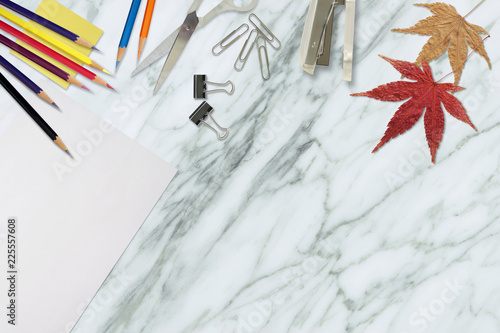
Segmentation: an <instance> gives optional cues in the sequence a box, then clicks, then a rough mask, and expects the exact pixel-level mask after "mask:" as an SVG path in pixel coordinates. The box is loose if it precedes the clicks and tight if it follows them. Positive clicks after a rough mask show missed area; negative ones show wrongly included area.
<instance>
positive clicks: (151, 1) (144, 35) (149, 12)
mask: <svg viewBox="0 0 500 333" xmlns="http://www.w3.org/2000/svg"><path fill="white" fill-rule="evenodd" d="M155 3H156V0H148V5H147V6H146V12H145V13H144V20H143V21H142V28H141V35H140V36H139V52H138V54H137V60H139V58H140V57H141V53H142V50H143V49H144V44H146V40H147V39H148V35H149V27H150V26H151V19H152V18H153V12H154V10H155Z"/></svg>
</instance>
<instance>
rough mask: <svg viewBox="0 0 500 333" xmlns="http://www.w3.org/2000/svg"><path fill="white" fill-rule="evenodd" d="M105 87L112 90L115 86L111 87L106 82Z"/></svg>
mask: <svg viewBox="0 0 500 333" xmlns="http://www.w3.org/2000/svg"><path fill="white" fill-rule="evenodd" d="M106 87H108V88H109V89H112V90H115V88H113V87H112V86H110V85H109V84H107V83H106Z"/></svg>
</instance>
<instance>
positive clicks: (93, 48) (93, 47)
mask: <svg viewBox="0 0 500 333" xmlns="http://www.w3.org/2000/svg"><path fill="white" fill-rule="evenodd" d="M92 50H94V51H97V52H101V50H99V49H98V48H97V47H95V46H92Z"/></svg>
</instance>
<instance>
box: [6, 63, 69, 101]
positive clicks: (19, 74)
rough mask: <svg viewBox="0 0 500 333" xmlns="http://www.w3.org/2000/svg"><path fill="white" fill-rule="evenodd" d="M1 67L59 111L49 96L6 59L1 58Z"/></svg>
mask: <svg viewBox="0 0 500 333" xmlns="http://www.w3.org/2000/svg"><path fill="white" fill-rule="evenodd" d="M0 65H2V67H4V68H5V69H6V70H8V71H9V72H10V73H11V74H12V75H14V76H15V77H16V78H17V79H18V80H19V81H21V82H22V83H23V84H24V85H25V86H26V87H28V88H29V89H30V90H32V91H33V92H34V93H35V94H37V95H38V97H40V98H42V99H43V100H45V101H47V102H49V103H50V104H52V105H53V106H55V107H56V108H58V109H59V107H58V106H57V104H56V103H54V101H53V100H52V99H51V98H50V97H49V95H47V93H46V92H45V91H43V89H42V88H40V87H39V86H38V85H37V84H36V83H35V82H33V81H31V80H30V78H29V77H27V76H26V75H24V74H23V73H22V72H21V71H20V70H19V69H17V68H16V67H15V66H14V65H12V64H11V63H10V62H8V61H7V60H6V59H5V58H4V57H2V56H0Z"/></svg>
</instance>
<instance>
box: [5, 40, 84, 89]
mask: <svg viewBox="0 0 500 333" xmlns="http://www.w3.org/2000/svg"><path fill="white" fill-rule="evenodd" d="M0 43H1V44H3V45H5V46H7V47H9V48H11V49H12V50H13V51H16V52H17V53H19V54H20V55H22V56H23V57H26V58H28V59H29V60H31V61H33V62H34V63H35V64H37V65H39V66H42V67H43V68H45V69H46V70H48V71H49V72H52V73H53V74H54V75H56V76H57V77H59V78H61V79H63V80H64V81H66V82H68V83H71V84H74V85H77V86H78V87H81V88H83V89H86V90H89V88H87V87H85V86H84V85H83V84H81V83H80V82H79V81H78V80H77V79H75V78H74V77H72V76H71V75H69V74H68V73H66V72H65V71H63V70H62V69H60V68H59V67H56V66H55V65H53V64H51V63H50V62H48V61H47V60H45V59H43V58H41V57H39V56H38V55H36V54H34V53H33V52H31V51H30V50H28V49H27V48H25V47H23V46H21V45H19V44H17V43H16V42H14V41H12V40H10V39H8V38H7V37H5V36H4V35H2V34H0Z"/></svg>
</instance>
